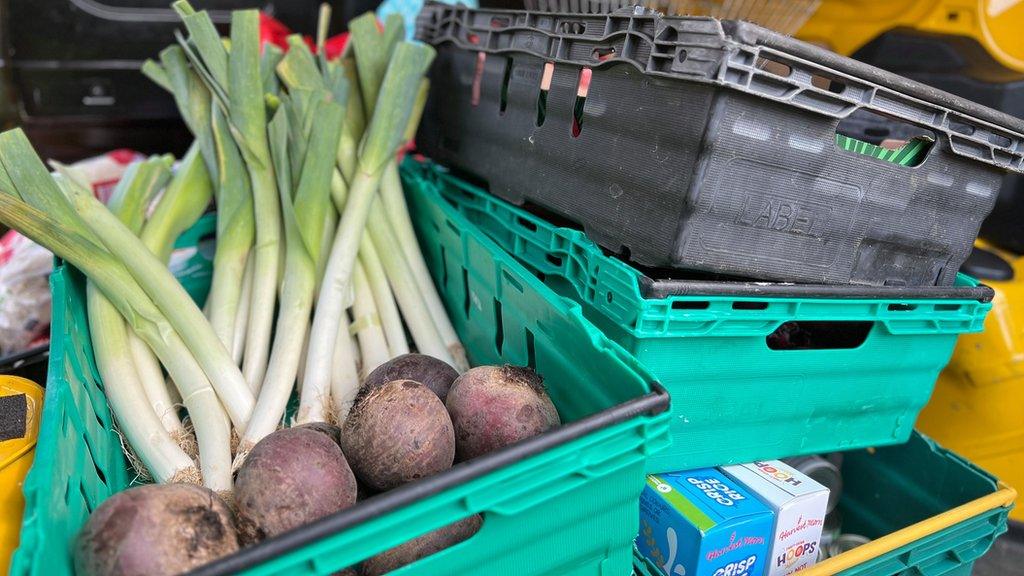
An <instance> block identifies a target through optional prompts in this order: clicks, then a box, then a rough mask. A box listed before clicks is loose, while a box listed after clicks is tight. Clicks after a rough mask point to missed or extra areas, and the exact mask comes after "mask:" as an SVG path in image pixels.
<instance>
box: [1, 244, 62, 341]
mask: <svg viewBox="0 0 1024 576" xmlns="http://www.w3.org/2000/svg"><path fill="white" fill-rule="evenodd" d="M52 270H53V254H50V252H49V251H48V250H47V249H45V248H43V247H42V246H39V245H38V244H36V243H35V242H32V241H31V240H29V239H28V238H25V237H24V236H22V235H21V234H18V233H17V232H13V231H12V232H8V233H7V234H5V235H4V236H3V237H2V238H0V357H3V356H7V355H9V354H14V353H15V352H20V351H22V350H24V349H26V348H28V347H29V346H30V345H31V344H32V342H33V341H34V340H36V339H37V338H39V337H40V336H42V335H44V334H45V333H46V329H47V328H48V327H49V326H50V282H49V278H50V272H51V271H52Z"/></svg>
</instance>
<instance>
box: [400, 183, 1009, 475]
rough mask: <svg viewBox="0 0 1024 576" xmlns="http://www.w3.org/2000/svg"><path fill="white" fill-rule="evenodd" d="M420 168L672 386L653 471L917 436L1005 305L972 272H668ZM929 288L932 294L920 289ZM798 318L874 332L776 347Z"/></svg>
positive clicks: (459, 206)
mask: <svg viewBox="0 0 1024 576" xmlns="http://www.w3.org/2000/svg"><path fill="white" fill-rule="evenodd" d="M407 169H408V170H409V171H410V172H413V171H415V172H416V178H421V179H426V180H429V181H431V182H433V183H434V184H435V187H436V188H437V189H438V190H439V191H440V192H441V194H442V195H443V197H444V198H445V200H447V201H448V203H449V204H450V205H451V206H453V207H455V208H457V209H458V210H459V211H460V212H462V213H463V214H465V215H466V216H467V217H468V218H469V219H470V220H472V221H473V222H474V223H475V224H476V225H477V226H479V227H480V228H481V229H482V230H483V231H484V232H486V233H487V234H488V236H490V237H491V238H492V239H494V240H495V241H496V242H497V243H498V244H499V245H501V246H502V247H503V248H504V249H505V250H506V251H508V252H509V253H511V254H514V255H515V256H516V258H517V259H518V260H519V261H520V262H522V263H523V264H525V265H526V267H527V268H529V269H530V270H531V271H533V272H534V274H535V275H536V276H537V277H539V278H542V279H543V281H544V282H545V284H546V285H547V286H548V287H550V288H552V289H553V290H554V291H555V292H557V293H558V294H561V295H562V296H564V297H566V298H570V299H572V300H575V301H578V302H581V303H582V304H583V307H584V313H585V314H586V316H587V318H589V319H590V320H591V321H592V322H593V323H594V324H595V325H596V326H598V327H599V328H600V329H602V330H603V331H604V332H605V333H606V334H607V335H608V336H609V337H610V338H611V339H612V340H614V341H616V342H618V343H619V344H620V345H622V346H623V347H624V348H625V349H626V350H628V351H629V352H631V353H632V354H634V355H635V356H636V357H637V358H638V359H639V360H640V361H641V362H642V363H643V364H645V365H646V366H647V367H648V368H649V369H650V370H651V371H652V372H653V373H654V374H655V375H656V376H657V377H658V378H659V380H660V381H661V382H662V384H664V385H665V387H666V388H667V389H668V390H669V392H670V393H671V394H672V395H673V397H674V398H675V401H674V402H673V403H672V421H671V428H672V432H671V434H672V439H673V445H672V447H671V448H670V449H668V450H665V451H663V452H661V453H659V454H657V455H655V456H653V457H652V458H651V459H650V460H649V461H648V463H649V465H650V468H649V470H650V471H651V472H667V471H674V470H685V469H692V468H701V467H705V466H718V465H724V464H734V463H741V462H749V461H752V460H757V459H769V458H780V457H788V456H796V455H801V454H811V453H817V452H830V451H834V450H849V449H853V448H861V447H866V446H880V445H885V444H895V443H899V442H904V441H906V439H907V438H908V437H909V436H910V432H911V430H912V429H913V426H914V421H915V420H916V419H917V414H918V412H919V411H920V410H921V408H923V407H924V405H925V403H927V401H928V398H929V396H930V395H931V392H932V388H933V387H934V385H935V380H936V378H937V377H938V374H939V371H940V370H941V369H942V368H943V367H944V366H945V365H946V363H947V362H948V361H949V357H950V355H951V354H952V351H953V345H954V344H955V343H956V338H957V334H959V333H962V332H976V331H980V330H981V328H982V324H983V322H984V319H985V314H986V313H987V312H988V310H989V309H990V308H991V303H990V302H987V301H985V300H990V299H991V290H990V289H988V288H987V287H984V286H979V285H978V283H977V282H976V281H974V280H973V279H970V278H968V277H966V276H961V277H960V278H959V279H958V285H957V286H956V287H947V288H922V289H900V288H885V287H881V288H879V287H858V286H808V285H785V284H781V285H780V284H775V285H771V284H757V283H740V282H707V281H704V282H685V281H660V282H655V281H653V280H651V279H650V278H648V277H647V276H645V275H644V274H642V273H641V272H640V271H638V270H637V269H635V268H633V267H631V266H629V265H627V264H626V263H624V262H623V261H621V260H619V259H617V258H613V257H609V256H606V255H605V254H604V253H603V252H602V251H601V250H600V249H599V248H598V247H597V246H596V245H595V244H594V243H592V242H591V241H589V240H588V239H587V238H586V236H585V235H584V234H583V233H582V232H579V231H576V230H572V229H569V228H560V227H556V226H554V225H552V224H549V223H548V222H546V221H545V220H543V219H541V218H539V217H537V216H534V215H532V214H530V213H529V212H526V211H524V210H522V209H519V208H517V207H515V206H512V205H511V204H509V203H507V202H505V201H503V200H501V199H499V198H497V197H494V196H492V195H490V194H487V193H486V192H484V191H482V190H481V189H479V188H476V187H474V186H472V185H470V184H467V183H466V182H464V181H462V180H459V179H458V178H456V177H454V176H452V175H450V174H448V173H447V172H445V171H444V170H443V169H441V168H440V167H438V166H436V165H433V164H430V163H421V164H413V163H408V165H407ZM715 291H718V292H717V293H716V292H715ZM726 291H729V292H732V294H731V295H726V294H725V292H726ZM667 292H679V293H683V292H685V294H675V295H669V294H667ZM816 293H817V294H818V295H814V294H816ZM821 293H826V294H830V295H831V296H829V297H822V296H821V295H820V294H821ZM785 294H794V296H792V297H786V296H785ZM921 294H927V295H928V297H922V298H914V297H911V296H913V295H921ZM796 295H799V296H796ZM867 295H870V297H867ZM794 321H795V322H804V323H806V322H813V323H817V325H818V326H825V327H831V328H834V329H835V330H836V332H837V333H838V334H840V335H848V334H853V335H854V336H859V337H862V338H863V342H862V343H860V344H857V341H856V340H854V341H853V342H852V343H844V342H841V341H839V342H837V343H836V344H835V346H853V347H850V348H833V349H812V350H792V349H790V350H774V349H771V348H770V347H769V344H768V339H769V338H770V337H774V336H773V335H777V334H779V332H778V330H780V327H782V326H783V325H786V326H791V325H792V324H789V323H791V322H794ZM783 329H784V328H783ZM858 331H859V332H858Z"/></svg>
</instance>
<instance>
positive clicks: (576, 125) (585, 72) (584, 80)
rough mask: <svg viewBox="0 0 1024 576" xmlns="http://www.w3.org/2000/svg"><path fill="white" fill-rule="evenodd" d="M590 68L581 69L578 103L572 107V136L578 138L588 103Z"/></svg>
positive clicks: (577, 89)
mask: <svg viewBox="0 0 1024 576" xmlns="http://www.w3.org/2000/svg"><path fill="white" fill-rule="evenodd" d="M592 72H593V71H592V70H591V69H590V68H583V69H582V70H580V79H579V82H578V83H577V84H576V103H575V104H574V105H573V108H572V137H573V138H577V137H579V135H580V132H582V131H583V108H584V106H586V104H587V92H589V90H590V77H591V74H592Z"/></svg>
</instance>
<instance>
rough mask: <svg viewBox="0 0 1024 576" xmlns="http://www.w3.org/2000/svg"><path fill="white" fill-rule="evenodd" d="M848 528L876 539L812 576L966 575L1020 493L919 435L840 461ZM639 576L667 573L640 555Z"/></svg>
mask: <svg viewBox="0 0 1024 576" xmlns="http://www.w3.org/2000/svg"><path fill="white" fill-rule="evenodd" d="M842 471H843V496H842V499H841V500H840V502H839V509H840V511H841V513H842V515H843V531H844V532H848V533H852V534H861V535H863V536H867V537H868V538H871V539H872V540H873V541H872V542H871V543H870V544H869V545H866V546H862V547H860V548H855V549H853V550H851V551H849V552H846V553H844V554H841V555H839V556H836V557H835V558H829V559H828V560H826V561H824V562H821V563H819V564H818V565H816V566H814V567H813V568H812V569H809V570H807V571H804V572H801V574H806V575H807V576H821V575H825V574H838V575H840V576H890V575H892V576H895V575H900V576H969V575H970V573H971V568H972V567H973V565H974V562H975V560H977V559H978V558H980V557H981V556H982V555H984V554H985V552H987V551H988V549H989V548H990V547H991V546H992V543H993V542H994V541H995V539H996V538H997V537H998V536H999V535H1000V534H1002V533H1004V532H1006V523H1007V515H1008V514H1009V512H1010V509H1011V508H1012V503H1013V500H1014V498H1015V496H1016V492H1014V491H1013V489H1011V488H1008V487H1006V486H1002V485H1000V484H999V483H998V481H997V480H996V479H995V478H994V477H993V476H991V475H990V474H988V473H987V472H985V471H983V470H981V469H980V468H977V467H976V466H974V465H973V464H971V463H970V462H968V461H966V460H964V459H963V458H960V457H959V456H957V455H956V454H953V453H952V452H950V451H948V450H945V449H943V448H941V447H939V446H938V445H936V444H935V442H933V441H932V440H931V439H929V438H927V437H925V436H923V435H921V434H919V433H917V432H915V433H914V434H913V435H912V436H911V437H910V441H909V442H907V443H906V444H902V445H899V446H889V447H885V448H880V449H877V450H873V449H868V450H858V451H855V452H850V453H847V454H844V456H843V464H842ZM635 561H636V564H635V570H636V573H637V574H639V575H642V576H661V575H662V572H661V571H660V570H659V569H658V568H656V567H655V566H653V565H652V564H651V563H650V562H648V561H647V560H646V559H645V558H643V557H642V556H640V555H639V554H635Z"/></svg>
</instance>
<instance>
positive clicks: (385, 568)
mask: <svg viewBox="0 0 1024 576" xmlns="http://www.w3.org/2000/svg"><path fill="white" fill-rule="evenodd" d="M482 523H483V519H482V518H481V517H480V515H479V514H474V515H473V516H470V517H469V518H463V519H462V520H459V521H458V522H455V523H454V524H449V525H447V526H442V527H441V528H438V529H437V530H434V531H433V532H427V533H426V534H424V535H423V536H420V537H419V538H413V539H412V540H409V541H408V542H405V543H403V544H399V545H398V546H395V547H394V548H392V549H390V550H387V551H385V552H381V553H380V554H378V555H376V556H374V557H373V558H370V559H369V560H366V561H365V562H363V565H362V573H363V576H380V575H381V574H387V573H388V572H391V571H392V570H397V569H399V568H401V567H402V566H405V565H406V564H412V563H413V562H415V561H417V560H419V559H420V558H426V557H427V556H430V555H431V554H435V553H437V552H440V551H441V550H444V549H445V548H448V547H450V546H454V545H456V544H458V543H459V542H462V541H463V540H466V539H467V538H469V537H470V536H472V535H473V534H476V533H477V531H478V530H480V525H481V524H482Z"/></svg>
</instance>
